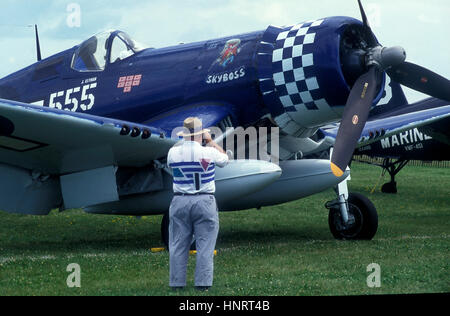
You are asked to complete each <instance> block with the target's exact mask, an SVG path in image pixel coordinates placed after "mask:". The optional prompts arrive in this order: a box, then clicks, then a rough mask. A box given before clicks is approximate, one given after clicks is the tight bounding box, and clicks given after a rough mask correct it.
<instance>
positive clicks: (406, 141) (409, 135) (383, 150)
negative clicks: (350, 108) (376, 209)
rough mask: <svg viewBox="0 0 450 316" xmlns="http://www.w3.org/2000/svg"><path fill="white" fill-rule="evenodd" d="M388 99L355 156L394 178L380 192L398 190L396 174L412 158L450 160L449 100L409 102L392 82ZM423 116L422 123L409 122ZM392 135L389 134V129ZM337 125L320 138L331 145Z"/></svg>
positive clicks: (374, 112)
mask: <svg viewBox="0 0 450 316" xmlns="http://www.w3.org/2000/svg"><path fill="white" fill-rule="evenodd" d="M387 89H390V90H391V92H390V98H389V100H388V101H389V102H388V103H386V104H383V105H382V106H377V107H376V108H375V109H373V110H372V111H371V113H370V115H369V120H368V122H367V124H366V126H365V128H364V130H363V132H362V134H361V138H360V139H359V141H358V145H357V147H356V149H355V152H354V158H353V160H356V161H361V162H366V163H369V164H372V165H377V166H380V167H381V168H382V169H383V174H384V173H385V172H388V173H389V175H390V177H391V179H390V182H388V183H385V184H384V185H383V186H382V187H381V192H383V193H392V194H395V193H397V192H398V190H397V183H396V181H395V176H396V175H397V174H398V173H399V172H400V171H401V170H402V169H403V168H404V167H405V166H406V165H407V164H408V163H409V162H410V161H411V160H421V161H448V160H450V128H449V126H450V124H449V123H450V103H449V102H447V101H444V100H440V99H436V98H427V99H424V100H420V101H418V102H414V103H412V104H409V103H408V101H407V99H406V97H405V94H404V92H403V90H402V88H401V86H400V85H399V84H398V83H397V82H394V81H391V82H390V83H389V87H387ZM418 120H422V122H421V124H415V125H414V126H412V127H409V126H408V122H410V123H414V122H417V121H418ZM387 128H390V129H391V131H390V133H389V134H390V136H388V137H386V135H385V134H386V129H387ZM337 130H338V128H337V127H336V126H335V127H331V128H325V129H322V130H321V133H319V134H320V137H319V138H325V137H328V138H330V139H328V140H327V142H328V143H329V144H330V147H331V146H332V144H333V143H334V139H335V137H336V135H337ZM359 156H368V157H371V158H383V162H382V163H381V164H377V163H376V162H367V161H365V160H361V159H358V158H357V157H359Z"/></svg>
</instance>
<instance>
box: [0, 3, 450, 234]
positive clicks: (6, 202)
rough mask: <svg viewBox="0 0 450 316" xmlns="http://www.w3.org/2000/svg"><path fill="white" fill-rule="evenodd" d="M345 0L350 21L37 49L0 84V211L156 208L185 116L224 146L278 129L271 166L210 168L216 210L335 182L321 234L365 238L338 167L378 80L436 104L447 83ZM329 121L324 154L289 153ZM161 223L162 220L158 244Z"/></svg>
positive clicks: (357, 197) (358, 200) (168, 183)
mask: <svg viewBox="0 0 450 316" xmlns="http://www.w3.org/2000/svg"><path fill="white" fill-rule="evenodd" d="M359 6H360V10H361V14H362V22H361V21H359V20H357V19H354V18H351V17H327V18H322V19H318V20H312V21H307V22H303V23H299V24H296V25H294V26H289V27H275V26H269V27H268V28H267V29H265V30H262V31H257V32H252V33H245V34H239V35H235V36H230V37H226V38H220V39H214V40H208V41H203V42H197V43H191V44H181V45H177V46H172V47H167V48H159V49H153V48H144V47H142V46H141V45H140V44H138V43H137V42H135V41H134V40H133V39H131V37H129V36H128V35H127V34H125V33H124V32H121V31H107V32H103V33H100V34H98V35H95V36H93V37H91V38H89V39H87V40H86V41H84V42H82V43H81V44H80V45H78V46H75V47H73V48H70V49H68V50H65V51H63V52H60V53H58V54H56V55H53V56H51V57H48V58H45V59H41V55H40V52H39V51H40V50H39V49H38V54H37V55H38V62H37V63H35V64H33V65H31V66H29V67H27V68H25V69H22V70H20V71H18V72H16V73H13V74H11V75H9V76H7V77H5V78H3V79H1V80H0V174H1V177H0V209H2V210H4V211H7V212H14V213H22V214H34V215H45V214H48V213H49V212H50V210H52V209H55V208H59V209H60V210H61V211H63V210H66V209H72V208H83V209H84V210H85V211H86V212H88V213H96V214H116V215H135V216H140V215H152V214H165V213H166V212H167V210H168V206H169V204H170V200H171V198H172V176H171V174H170V170H169V169H168V168H167V165H166V163H165V159H166V155H167V152H168V150H169V149H170V148H171V147H172V146H173V145H174V144H175V143H176V142H177V141H178V139H177V138H174V137H171V135H172V132H173V131H174V130H175V129H176V128H178V127H180V126H182V122H183V120H184V119H185V118H186V117H189V116H197V117H199V118H200V119H202V121H203V125H204V126H206V127H218V128H220V129H221V130H222V131H223V132H224V134H223V135H222V136H220V137H222V138H224V143H227V142H228V141H229V140H230V137H234V136H230V134H228V131H229V128H237V127H243V128H249V127H267V128H268V129H270V130H273V129H276V128H278V129H279V139H278V143H279V148H275V149H273V148H271V149H270V150H269V151H272V152H271V153H272V158H276V159H275V160H279V164H275V163H273V162H270V161H265V160H236V161H233V162H232V163H230V164H229V165H228V166H227V167H226V168H224V169H220V170H218V171H217V172H216V178H215V179H216V186H217V194H216V197H217V201H218V206H219V209H220V210H221V211H236V210H243V209H250V208H259V207H263V206H268V205H276V204H280V203H285V202H288V201H293V200H297V199H300V198H302V197H305V196H309V195H312V194H315V193H318V192H322V191H324V190H327V189H329V188H332V187H335V188H336V192H337V198H336V199H335V200H333V201H331V202H329V203H327V207H328V208H329V210H330V212H329V225H330V230H331V232H332V234H333V236H334V237H336V238H339V239H372V238H373V237H374V236H375V234H376V231H377V228H378V216H377V211H376V208H375V206H374V205H373V204H372V203H371V201H370V200H368V199H367V198H366V197H364V196H362V195H361V194H358V193H349V192H348V189H347V180H349V174H350V171H349V169H348V168H347V166H348V163H349V162H350V160H351V157H352V154H353V151H354V148H355V146H356V145H357V143H358V140H359V139H360V135H361V133H362V131H363V128H364V126H365V123H366V121H367V119H368V116H369V112H370V110H371V109H373V108H375V106H376V104H377V103H378V102H379V101H380V99H381V98H382V97H383V94H384V91H385V83H386V74H388V75H389V76H390V77H391V78H392V79H394V80H395V81H397V82H399V83H401V84H403V85H406V86H408V87H411V88H413V89H415V90H418V91H421V92H424V93H426V94H428V95H430V96H433V97H435V98H439V99H443V100H446V101H449V100H450V84H449V81H448V80H447V79H446V78H443V77H441V76H439V75H437V74H435V73H433V72H431V71H430V70H427V69H425V68H423V67H421V66H417V65H415V64H412V63H409V62H405V59H406V53H405V51H404V50H403V49H402V48H401V47H392V48H386V47H383V46H381V44H380V43H379V42H378V40H377V39H376V37H375V35H374V34H373V32H372V30H371V28H370V26H369V23H368V21H367V17H366V14H365V12H364V9H363V7H362V5H361V2H360V1H359ZM37 39H38V37H37ZM37 44H38V45H37V46H38V47H39V41H38V40H37ZM339 121H340V122H341V124H340V128H339V131H338V133H337V136H336V139H335V143H334V144H333V154H332V156H331V160H326V159H301V158H302V156H306V155H308V154H309V153H313V152H315V151H319V150H321V149H322V148H324V146H325V147H326V146H327V144H326V142H324V141H320V142H316V141H314V140H312V139H311V137H312V136H314V135H315V134H316V133H317V132H318V130H319V129H320V128H321V127H323V126H325V125H327V124H329V123H334V122H339ZM393 124H394V123H393ZM395 124H397V125H402V124H403V122H397V123H395ZM414 124H417V125H420V124H421V121H420V120H418V121H416V122H408V126H410V127H414ZM231 130H232V129H231ZM270 135H272V133H270ZM386 136H387V134H386ZM268 137H269V144H271V143H274V144H275V143H276V139H275V137H274V139H272V138H271V136H268ZM245 146H250V145H247V144H246V145H245ZM275 156H276V157H275ZM186 172H187V171H186ZM186 176H188V175H186ZM167 227H168V220H167V215H166V216H165V217H164V218H163V223H162V235H163V238H165V241H166V242H167Z"/></svg>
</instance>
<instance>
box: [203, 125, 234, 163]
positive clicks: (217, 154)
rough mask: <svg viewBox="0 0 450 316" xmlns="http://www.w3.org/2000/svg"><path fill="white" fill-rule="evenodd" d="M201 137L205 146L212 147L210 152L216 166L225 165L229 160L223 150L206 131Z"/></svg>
mask: <svg viewBox="0 0 450 316" xmlns="http://www.w3.org/2000/svg"><path fill="white" fill-rule="evenodd" d="M203 138H204V139H205V141H206V146H208V147H210V148H211V149H212V150H211V154H212V155H213V157H214V162H215V163H216V164H217V166H219V167H225V166H226V165H227V164H228V160H229V158H228V155H227V154H226V152H225V150H223V148H222V147H220V146H219V145H217V143H216V142H215V141H214V140H213V139H212V137H211V134H209V133H208V132H206V133H205V134H204V135H203Z"/></svg>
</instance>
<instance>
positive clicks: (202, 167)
mask: <svg viewBox="0 0 450 316" xmlns="http://www.w3.org/2000/svg"><path fill="white" fill-rule="evenodd" d="M184 129H185V131H186V132H181V133H178V136H182V137H184V141H183V142H180V143H178V144H177V145H175V146H174V147H173V148H171V149H170V151H169V154H168V157H167V163H168V165H169V167H170V168H171V169H172V174H173V190H174V198H173V200H172V203H171V205H170V209H169V219H170V224H169V255H170V287H171V288H173V289H180V288H184V287H185V286H186V269H187V263H188V257H189V248H190V246H191V243H192V238H193V235H195V239H196V246H197V264H196V269H195V286H196V288H197V289H199V290H208V289H209V288H210V287H211V286H212V283H213V270H214V261H213V260H214V248H215V246H216V240H217V234H218V232H219V215H218V210H217V204H216V199H215V197H214V193H215V190H216V188H215V183H214V177H215V167H216V166H219V167H224V166H225V165H226V164H227V163H228V156H227V154H226V153H225V152H224V150H223V149H222V148H221V147H220V146H218V145H217V144H216V143H215V142H214V141H213V140H212V138H211V135H210V134H209V130H204V129H203V128H202V122H201V121H200V119H198V118H195V117H190V118H187V119H186V120H185V121H184ZM203 140H205V142H206V147H202V142H203Z"/></svg>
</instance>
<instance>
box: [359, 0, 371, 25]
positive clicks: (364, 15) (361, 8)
mask: <svg viewBox="0 0 450 316" xmlns="http://www.w3.org/2000/svg"><path fill="white" fill-rule="evenodd" d="M358 4H359V10H360V11H361V17H362V21H363V23H364V25H365V26H367V27H368V28H370V25H369V19H367V15H366V12H365V11H364V7H363V5H362V3H361V0H358Z"/></svg>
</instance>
